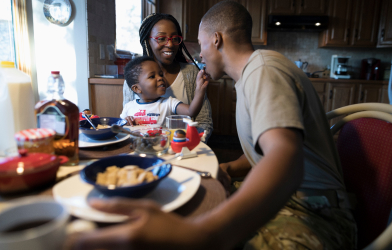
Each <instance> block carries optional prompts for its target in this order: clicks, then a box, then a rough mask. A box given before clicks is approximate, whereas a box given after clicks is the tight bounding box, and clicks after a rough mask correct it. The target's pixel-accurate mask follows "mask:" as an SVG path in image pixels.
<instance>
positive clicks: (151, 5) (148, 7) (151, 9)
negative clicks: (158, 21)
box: [142, 0, 159, 20]
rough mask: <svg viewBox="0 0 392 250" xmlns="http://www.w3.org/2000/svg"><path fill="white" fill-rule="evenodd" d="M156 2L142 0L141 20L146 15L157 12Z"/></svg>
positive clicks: (153, 0)
mask: <svg viewBox="0 0 392 250" xmlns="http://www.w3.org/2000/svg"><path fill="white" fill-rule="evenodd" d="M158 3H159V2H158V1H157V0H142V20H144V18H146V17H147V16H148V15H150V14H152V13H156V12H157V11H156V10H157V5H158Z"/></svg>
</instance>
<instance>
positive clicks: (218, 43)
mask: <svg viewBox="0 0 392 250" xmlns="http://www.w3.org/2000/svg"><path fill="white" fill-rule="evenodd" d="M222 44H223V39H222V33H220V32H215V33H214V46H215V48H216V49H217V50H219V49H220V48H221V47H222Z"/></svg>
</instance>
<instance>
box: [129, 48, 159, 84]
mask: <svg viewBox="0 0 392 250" xmlns="http://www.w3.org/2000/svg"><path fill="white" fill-rule="evenodd" d="M147 61H153V62H155V60H154V58H152V57H149V56H140V57H136V58H135V59H132V61H130V62H128V63H127V65H126V66H125V68H124V78H125V80H126V81H127V84H128V87H129V88H130V89H131V90H132V86H133V85H135V84H137V83H139V75H140V73H141V71H142V63H144V62H147ZM132 91H133V90H132Z"/></svg>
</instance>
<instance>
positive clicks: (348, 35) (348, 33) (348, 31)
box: [347, 28, 350, 38]
mask: <svg viewBox="0 0 392 250" xmlns="http://www.w3.org/2000/svg"><path fill="white" fill-rule="evenodd" d="M349 37H350V28H347V38H349Z"/></svg>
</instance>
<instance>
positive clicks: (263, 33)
mask: <svg viewBox="0 0 392 250" xmlns="http://www.w3.org/2000/svg"><path fill="white" fill-rule="evenodd" d="M238 2H239V3H240V4H242V5H243V6H245V8H246V9H247V10H248V11H249V13H250V15H251V17H252V21H253V26H252V43H253V45H267V29H266V20H267V0H239V1H238Z"/></svg>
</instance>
